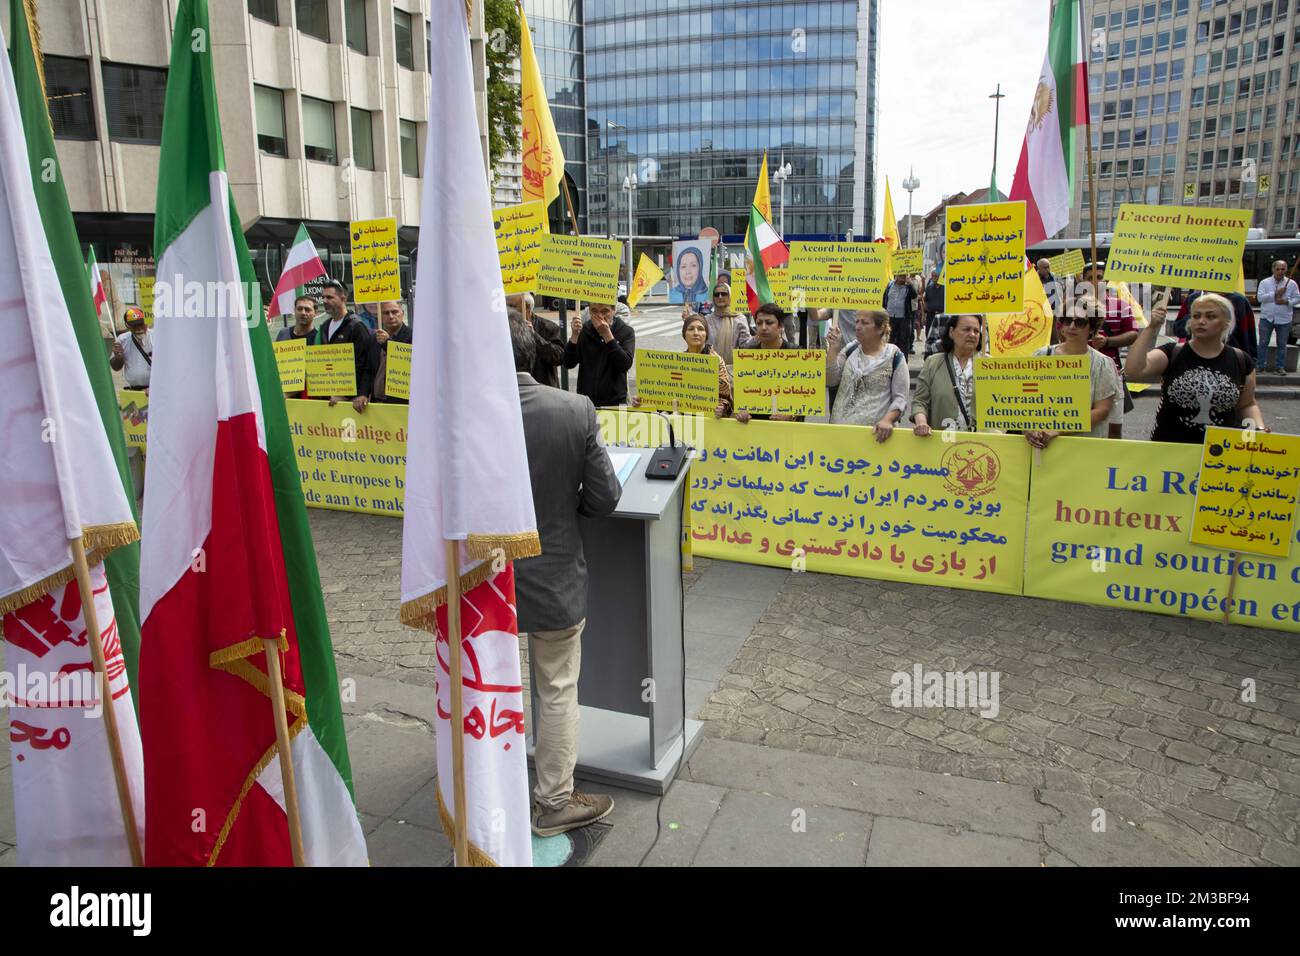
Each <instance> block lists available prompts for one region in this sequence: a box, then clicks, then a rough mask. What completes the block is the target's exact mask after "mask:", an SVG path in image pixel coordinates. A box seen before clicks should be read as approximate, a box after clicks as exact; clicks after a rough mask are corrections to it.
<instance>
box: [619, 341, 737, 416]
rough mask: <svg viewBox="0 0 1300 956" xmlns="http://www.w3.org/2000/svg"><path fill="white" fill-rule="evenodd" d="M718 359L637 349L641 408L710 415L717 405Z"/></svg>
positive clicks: (689, 353)
mask: <svg viewBox="0 0 1300 956" xmlns="http://www.w3.org/2000/svg"><path fill="white" fill-rule="evenodd" d="M718 362H719V359H718V356H717V355H713V354H710V355H705V354H702V353H701V354H692V353H691V352H669V351H665V350H662V349H637V351H636V396H637V398H638V399H639V400H640V407H641V408H645V409H651V410H655V409H661V410H663V411H682V412H707V413H709V414H713V411H714V409H715V408H717V406H718ZM674 406H675V407H674Z"/></svg>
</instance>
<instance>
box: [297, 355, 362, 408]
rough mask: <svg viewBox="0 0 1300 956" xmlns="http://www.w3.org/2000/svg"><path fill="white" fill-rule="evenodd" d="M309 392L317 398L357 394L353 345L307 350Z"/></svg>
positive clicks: (347, 396)
mask: <svg viewBox="0 0 1300 956" xmlns="http://www.w3.org/2000/svg"><path fill="white" fill-rule="evenodd" d="M307 391H308V392H310V393H311V394H312V395H315V396H317V397H321V396H326V395H337V396H339V397H340V398H352V397H353V396H354V395H356V394H357V365H356V358H355V356H354V355H353V351H352V345H351V344H350V343H347V342H340V343H339V344H338V345H313V346H312V347H311V348H309V349H308V350H307Z"/></svg>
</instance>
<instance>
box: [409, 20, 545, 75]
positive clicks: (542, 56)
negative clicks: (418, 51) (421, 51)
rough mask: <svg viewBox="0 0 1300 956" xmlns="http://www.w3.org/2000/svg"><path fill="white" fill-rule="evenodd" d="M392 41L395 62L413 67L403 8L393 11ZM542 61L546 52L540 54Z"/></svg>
mask: <svg viewBox="0 0 1300 956" xmlns="http://www.w3.org/2000/svg"><path fill="white" fill-rule="evenodd" d="M393 43H394V44H395V45H396V46H397V62H398V64H399V65H401V66H404V67H406V68H407V69H408V70H413V69H415V46H414V38H413V35H412V30H411V15H410V14H409V13H406V12H405V11H403V10H394V11H393ZM540 56H541V58H542V59H543V61H544V60H545V59H546V52H545V51H544V50H543V51H542V53H541V54H540Z"/></svg>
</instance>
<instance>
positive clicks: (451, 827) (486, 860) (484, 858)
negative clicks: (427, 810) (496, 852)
mask: <svg viewBox="0 0 1300 956" xmlns="http://www.w3.org/2000/svg"><path fill="white" fill-rule="evenodd" d="M434 790H436V791H437V793H438V819H439V820H440V821H442V832H443V833H444V834H445V835H446V837H447V839H448V840H450V841H451V845H452V847H453V852H454V847H455V846H456V823H455V821H454V820H452V818H451V814H450V813H448V812H447V805H446V804H445V803H443V802H442V788H441V787H439V786H437V785H436V781H435V786H434ZM468 862H469V865H470V866H496V865H497V861H496V860H494V859H492V857H490V856H488V855H487V854H486V853H484V852H483V851H482V850H480V849H479V848H478V846H476V845H475V844H474V843H473V842H470V843H469V861H468Z"/></svg>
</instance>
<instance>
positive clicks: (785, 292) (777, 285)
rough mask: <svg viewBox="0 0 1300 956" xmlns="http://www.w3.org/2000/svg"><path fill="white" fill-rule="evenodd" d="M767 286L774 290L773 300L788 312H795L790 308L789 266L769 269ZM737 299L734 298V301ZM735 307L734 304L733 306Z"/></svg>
mask: <svg viewBox="0 0 1300 956" xmlns="http://www.w3.org/2000/svg"><path fill="white" fill-rule="evenodd" d="M767 287H768V288H769V289H771V290H772V301H773V302H775V303H776V304H777V305H779V306H780V307H781V308H782V309H784V310H785V311H786V312H793V311H794V310H793V309H791V308H790V270H789V269H787V268H784V267H783V268H778V269H769V270H768V271H767ZM735 301H736V300H735V299H734V298H733V299H732V302H735ZM733 308H734V306H733Z"/></svg>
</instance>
